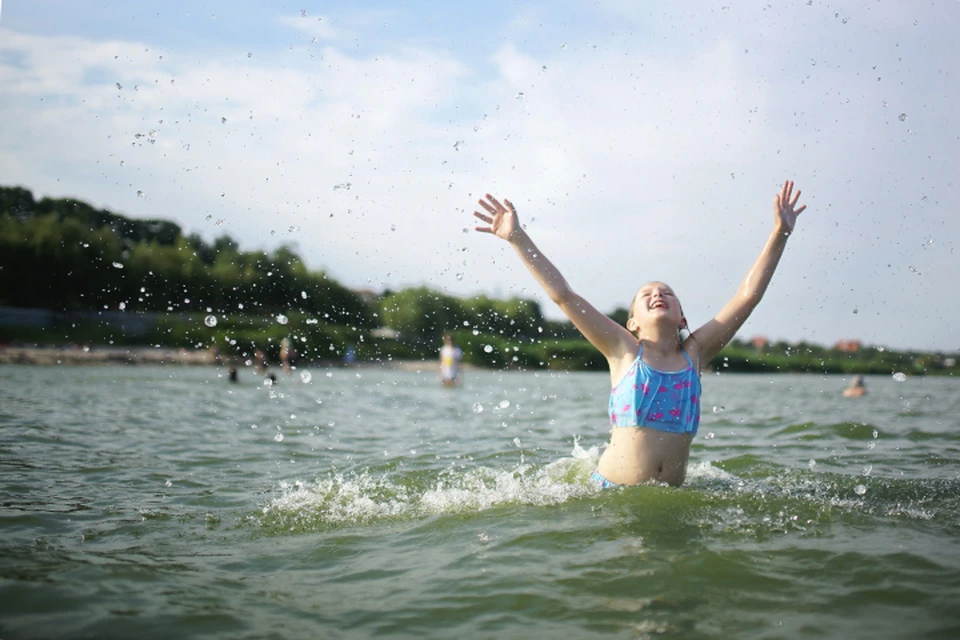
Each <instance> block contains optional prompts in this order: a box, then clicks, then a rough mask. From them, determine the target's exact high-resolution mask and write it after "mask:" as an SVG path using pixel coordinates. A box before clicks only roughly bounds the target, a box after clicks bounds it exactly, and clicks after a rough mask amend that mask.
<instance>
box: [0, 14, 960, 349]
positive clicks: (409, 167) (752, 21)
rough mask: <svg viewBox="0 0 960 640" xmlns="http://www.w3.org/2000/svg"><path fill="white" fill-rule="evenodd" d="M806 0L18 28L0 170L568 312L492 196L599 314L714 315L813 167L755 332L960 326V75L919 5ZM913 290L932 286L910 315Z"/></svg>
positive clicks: (103, 201)
mask: <svg viewBox="0 0 960 640" xmlns="http://www.w3.org/2000/svg"><path fill="white" fill-rule="evenodd" d="M611 6H613V5H611V4H610V3H605V4H604V7H605V8H606V9H610V8H611ZM630 6H633V4H632V3H631V4H630ZM805 9H807V7H800V8H796V9H792V10H791V11H792V12H793V13H791V12H790V11H785V12H780V13H777V12H766V11H764V10H763V9H762V8H757V7H753V6H752V5H751V7H747V9H741V10H740V13H737V14H731V15H728V12H723V11H721V12H718V11H719V10H718V11H713V12H705V13H703V14H694V13H689V12H688V13H686V14H685V13H683V11H678V12H677V13H669V14H668V15H664V14H665V13H666V12H670V11H672V10H671V9H670V8H669V7H666V6H664V7H660V8H659V9H656V11H654V13H653V14H651V13H650V10H649V8H648V9H647V10H646V11H642V12H640V13H637V14H635V13H632V12H633V11H634V10H633V9H630V8H629V7H628V6H627V5H621V7H620V10H621V12H622V13H621V14H619V15H620V16H621V17H624V16H625V17H624V18H623V21H621V22H620V23H618V24H617V25H616V28H615V29H613V28H609V29H608V31H609V32H610V33H611V34H612V35H609V36H607V37H606V38H603V39H600V38H598V39H596V41H595V44H596V48H594V45H593V44H590V45H586V44H584V43H583V42H581V41H574V40H573V39H571V40H570V42H571V44H570V46H569V47H568V48H566V49H564V48H561V47H559V46H556V44H555V43H549V44H550V46H540V45H542V44H543V43H538V42H535V41H528V40H527V39H526V38H528V37H529V38H532V37H534V36H530V35H529V34H530V33H532V32H534V31H535V29H534V27H532V26H531V25H530V24H526V26H524V27H523V29H521V28H520V27H521V26H523V25H519V26H518V25H513V27H512V28H513V29H514V30H517V31H518V32H519V31H522V32H523V33H524V34H527V35H525V36H524V38H525V39H523V40H519V39H518V40H511V39H510V38H498V39H495V40H494V41H493V42H492V44H491V45H490V46H492V48H491V49H488V50H486V51H487V55H488V56H489V58H488V60H487V62H489V63H491V64H490V66H486V65H485V64H478V63H476V62H468V61H467V59H465V58H462V57H461V58H457V57H454V56H453V55H452V54H451V52H450V51H449V50H446V49H438V48H428V47H427V46H425V45H423V44H420V45H419V46H417V47H414V46H411V45H410V44H409V43H408V44H406V45H393V44H390V46H384V47H382V48H381V50H380V51H378V52H377V53H376V54H358V53H357V52H356V50H355V48H354V47H351V44H350V43H351V41H352V39H355V38H357V37H361V36H362V35H363V33H364V32H363V31H362V24H363V21H362V20H359V21H354V22H350V20H347V19H344V20H341V21H340V22H338V25H336V26H331V25H330V24H324V23H327V20H326V19H324V20H321V21H318V20H316V19H315V18H316V17H318V16H308V17H306V18H290V19H283V22H284V24H286V25H288V26H290V27H293V28H294V29H298V30H308V31H310V33H309V34H307V35H311V34H312V37H317V38H318V39H320V40H322V42H321V43H317V44H312V43H311V44H306V43H301V44H300V45H298V46H296V47H292V48H291V47H286V48H283V49H280V48H278V49H273V50H269V49H262V48H253V47H252V46H250V45H244V47H242V48H239V47H238V48H237V49H236V50H235V51H232V52H225V53H220V54H213V55H212V54H209V53H205V54H199V53H195V52H192V51H190V50H189V49H171V48H169V47H164V48H163V49H162V50H161V49H160V48H157V47H156V46H152V47H151V46H147V45H145V44H143V43H140V42H124V41H107V42H97V41H91V40H89V39H86V38H82V37H75V38H71V37H62V36H61V37H42V36H34V35H26V34H22V33H18V32H15V31H11V30H9V29H4V30H0V83H2V86H3V87H4V91H3V92H2V96H0V118H2V120H3V121H4V122H18V123H22V125H21V126H17V127H4V128H2V129H0V173H2V174H3V175H4V176H5V178H4V182H5V183H8V184H9V183H20V184H23V185H25V186H27V187H29V188H32V189H34V190H35V191H37V192H38V193H41V194H50V195H54V196H61V195H75V196H77V197H81V198H84V199H87V200H90V201H92V202H94V203H96V204H100V205H103V206H108V207H110V208H114V209H116V210H119V211H123V212H126V213H129V214H132V215H138V216H156V217H172V218H174V219H176V220H177V221H179V222H180V223H181V224H182V225H183V226H184V227H185V229H186V230H187V231H201V232H203V233H205V234H206V235H208V236H210V235H214V234H216V233H218V232H221V231H226V232H229V233H230V234H232V235H234V236H235V237H237V238H238V239H239V240H240V241H241V246H244V247H247V248H252V246H274V245H276V244H278V243H279V242H282V241H288V242H289V241H292V242H295V243H296V244H297V246H298V247H299V249H300V251H301V253H302V254H303V255H304V256H305V257H306V258H307V260H308V263H309V264H310V265H311V266H312V267H313V268H328V269H329V270H331V271H332V272H333V274H334V275H335V276H336V277H338V278H340V279H342V280H344V281H345V282H346V283H347V284H350V285H355V286H361V285H366V284H367V283H368V282H369V283H370V284H371V285H373V286H390V287H393V288H397V287H400V286H405V285H411V284H420V283H424V284H428V285H431V286H435V287H439V288H444V289H447V290H449V291H451V292H454V293H461V294H467V293H473V292H477V291H480V290H484V291H487V292H494V293H497V294H501V295H507V294H509V293H512V292H515V293H523V294H524V295H532V294H535V293H536V294H537V296H538V298H539V299H541V300H542V301H543V302H544V308H545V310H547V311H548V312H549V313H550V314H551V315H555V314H556V311H555V310H553V308H552V305H551V304H550V303H549V302H548V301H545V300H544V299H543V297H542V296H540V295H539V292H537V291H536V289H535V284H534V283H533V280H532V279H531V278H530V276H529V275H528V274H526V273H525V272H524V271H523V269H522V267H521V266H520V264H519V262H518V261H517V259H516V258H515V256H513V255H512V252H511V251H510V250H509V248H508V247H506V246H502V245H498V244H497V243H496V242H495V241H494V240H492V239H490V238H488V237H485V236H477V235H468V234H464V233H463V232H462V230H463V229H464V228H472V227H473V224H474V222H473V219H472V217H471V215H470V212H471V211H472V210H473V208H474V207H475V202H476V200H477V198H479V197H480V196H481V195H482V194H483V192H484V191H487V190H489V191H491V192H493V193H495V194H497V195H505V196H508V197H511V199H513V200H514V202H515V203H516V204H517V206H518V208H519V210H520V213H521V216H522V219H523V220H524V221H525V222H526V223H527V224H528V226H529V228H530V229H531V232H532V233H534V237H535V239H536V240H537V242H538V243H539V244H540V245H541V248H543V249H544V251H545V252H546V253H548V255H550V256H551V258H552V259H554V261H555V262H556V263H557V264H558V265H559V266H560V267H561V269H562V270H563V271H564V272H565V273H567V274H568V277H569V278H570V280H571V282H572V283H573V284H574V285H575V286H576V287H578V289H580V290H581V292H582V293H584V294H585V295H586V296H587V297H588V298H589V299H591V300H592V301H593V302H594V303H595V304H596V305H597V306H598V307H600V308H601V309H604V310H612V309H613V308H614V307H615V306H618V305H620V306H623V305H625V304H626V303H627V302H629V299H630V297H631V296H632V294H633V292H634V290H635V289H636V288H637V287H638V286H639V285H640V284H642V283H643V282H645V281H647V280H650V279H654V278H656V279H663V280H667V281H668V282H670V283H671V284H673V285H674V286H675V287H676V288H677V289H678V291H679V292H680V294H681V296H682V297H683V299H684V304H685V308H686V310H687V312H688V314H689V315H690V316H691V318H692V319H694V320H697V319H703V320H705V319H706V318H707V317H709V315H710V313H711V312H712V311H715V310H716V309H717V308H718V307H719V306H720V305H722V304H723V302H725V300H726V298H727V297H728V296H729V295H731V294H732V293H733V291H734V289H735V287H736V285H737V284H738V283H739V279H740V278H741V277H742V275H743V273H745V272H746V269H747V267H748V266H749V264H750V262H751V261H752V259H753V257H754V256H755V255H756V253H757V252H758V251H759V248H760V246H761V244H762V242H763V240H764V238H765V236H766V233H767V231H768V230H769V226H770V222H771V219H772V216H771V213H770V202H771V200H772V196H773V193H774V191H775V189H776V187H777V184H778V181H780V180H782V179H783V178H785V177H795V178H796V179H797V181H798V184H799V186H800V187H801V188H802V189H803V190H804V192H805V195H804V200H805V201H807V202H808V203H809V204H810V205H811V207H810V210H809V212H808V213H805V214H804V216H803V217H802V218H801V221H800V226H799V228H798V231H797V234H796V235H795V238H794V239H793V240H792V241H791V246H790V247H789V248H788V251H787V255H786V256H785V258H784V263H783V266H782V267H781V273H778V274H777V277H776V278H775V280H774V285H773V286H772V288H771V291H770V293H769V294H768V301H767V302H765V304H764V305H762V306H761V308H760V310H758V312H757V314H756V315H755V317H754V318H753V319H752V320H751V323H750V324H749V325H748V326H747V328H746V329H745V330H746V331H747V332H751V331H756V332H758V333H766V334H768V335H770V336H771V337H773V338H776V337H787V338H790V339H799V338H811V339H814V340H818V341H822V342H830V341H832V340H834V339H838V338H842V337H848V336H849V337H852V336H856V337H861V338H863V339H866V340H872V341H878V342H886V343H890V344H894V345H896V344H901V345H921V346H927V347H932V346H933V345H935V344H940V343H942V342H944V341H945V340H948V339H950V338H949V332H948V331H947V330H946V329H945V328H944V324H945V323H946V322H947V320H946V319H947V318H950V317H952V316H953V315H955V314H956V313H957V312H960V308H958V307H957V305H958V303H956V302H954V301H953V300H952V298H949V297H947V296H942V295H940V296H936V295H935V294H936V293H937V292H938V291H941V290H943V288H944V287H945V286H948V285H947V284H946V283H947V282H948V279H947V276H948V275H949V274H950V273H952V274H954V275H956V268H955V267H954V266H953V265H954V264H955V258H954V256H953V252H954V250H955V238H956V237H957V236H956V234H957V231H958V223H957V222H956V221H955V219H954V217H953V216H950V215H947V214H946V213H945V212H946V211H950V210H956V207H957V205H958V204H960V202H958V200H957V196H956V195H955V194H954V189H953V187H952V185H950V184H949V183H950V181H951V180H953V179H954V178H953V177H952V174H951V173H950V171H951V170H950V167H955V166H958V162H957V161H958V152H957V151H956V145H955V144H954V145H942V144H938V142H937V141H938V140H940V139H946V140H954V141H956V140H957V139H958V129H957V125H956V124H955V123H954V122H952V116H951V115H950V114H952V113H953V106H955V104H956V103H957V98H958V97H960V96H958V89H956V88H954V86H955V83H954V84H953V85H946V84H943V83H939V84H935V82H934V81H935V80H936V79H937V78H938V74H941V73H942V70H940V69H938V68H936V67H935V66H934V67H931V66H930V64H928V61H927V60H925V59H923V58H922V57H921V56H922V55H923V52H924V48H923V47H921V46H919V45H918V44H917V41H916V39H915V36H914V35H913V34H912V32H911V33H908V34H907V35H906V36H904V35H903V34H902V33H900V32H899V31H898V30H902V29H904V28H906V27H901V26H900V22H901V21H902V16H900V15H899V14H897V13H896V12H887V13H884V12H881V11H879V10H873V11H872V12H871V13H870V17H871V19H872V20H876V21H878V22H877V23H870V24H869V26H867V25H865V24H864V21H862V20H860V19H859V18H861V17H862V16H859V15H852V16H851V17H850V19H849V20H848V22H847V23H843V22H842V21H841V20H839V19H838V18H836V17H834V16H832V15H825V14H824V12H823V11H822V10H821V9H818V11H819V14H818V13H816V12H807V14H803V13H800V12H802V11H804V10H805ZM794 14H796V15H801V16H802V17H803V20H805V21H806V22H804V24H803V26H804V28H805V30H804V31H803V32H801V33H797V32H795V30H792V29H791V25H790V22H789V18H790V17H791V16H793V15H794ZM808 14H809V15H808ZM524 15H526V16H528V17H535V18H536V20H537V21H539V20H541V19H549V14H548V15H547V17H546V18H544V14H543V13H542V12H540V11H539V10H538V9H537V8H536V7H532V8H527V9H526V13H525V14H524ZM924 15H926V14H924ZM810 16H813V17H810ZM817 16H819V17H817ZM368 18H369V16H368ZM592 18H593V19H595V20H596V21H597V24H599V25H601V29H602V26H603V25H604V24H605V23H604V20H605V19H606V18H605V17H604V14H603V13H602V12H601V13H600V14H598V15H595V16H592ZM816 20H820V21H821V23H816ZM368 22H369V23H370V24H374V23H375V22H377V20H373V22H370V21H369V20H368ZM314 23H316V24H314ZM344 23H349V24H350V25H351V26H350V27H349V28H350V29H352V30H353V31H351V32H350V33H349V34H347V32H346V31H345V30H344V29H345V27H342V25H343V24H344ZM808 23H810V24H808ZM318 25H319V26H318ZM357 25H360V26H357ZM611 26H612V25H611ZM817 26H819V27H820V29H819V31H817V30H815V29H813V27H817ZM593 27H594V31H597V29H596V25H593ZM641 27H642V29H641ZM908 27H909V29H913V28H914V27H913V26H912V25H908ZM634 30H635V31H636V32H640V31H641V30H642V31H643V32H644V33H645V34H647V36H646V37H644V38H643V39H642V40H639V39H638V41H636V42H635V41H634V40H633V39H632V37H631V36H629V35H625V34H632V33H634ZM677 31H681V32H682V33H681V34H680V35H679V36H677V37H678V38H679V41H680V42H682V43H683V45H682V46H680V45H678V44H677V41H671V40H670V38H671V37H673V36H675V35H676V32H677ZM598 32H599V31H598ZM305 33H306V32H305ZM938 33H939V32H934V34H933V36H931V35H930V33H929V32H928V33H927V40H931V41H932V42H930V43H927V44H925V45H924V46H929V48H931V49H933V50H939V49H938V47H939V46H940V40H939V39H938V37H936V36H937V34H938ZM357 34H359V35H357ZM649 34H653V35H654V36H656V37H650V36H649ZM697 34H700V35H699V36H698V35H697ZM891 34H892V35H891ZM901 36H902V37H901ZM465 37H466V36H465ZM414 40H415V39H411V42H412V41H414ZM521 43H526V44H521ZM248 49H250V50H251V51H250V53H251V55H250V56H249V57H248V56H247V52H248ZM476 53H477V51H472V54H473V55H475V54H476ZM161 56H162V57H161ZM814 62H815V64H814ZM933 64H936V63H933ZM873 65H879V66H880V67H881V68H882V71H881V72H876V73H882V77H883V79H882V80H881V81H877V79H876V75H875V70H874V69H872V66H873ZM118 82H119V83H120V84H121V86H122V89H118V88H117V87H116V83H118ZM521 94H522V95H521ZM903 112H907V113H908V114H909V115H908V117H907V118H906V120H905V121H901V120H900V118H899V114H900V113H903ZM223 118H225V119H226V120H225V121H223ZM151 132H152V134H151ZM138 134H140V135H141V137H137V135H138ZM150 140H153V142H150ZM346 185H349V188H348V187H347V186H346ZM137 191H142V192H143V193H144V194H145V197H143V198H138V197H137V195H136V194H137ZM924 198H926V199H924ZM208 217H209V219H208ZM218 220H222V221H223V224H222V226H217V225H216V222H217V221H218ZM931 238H932V239H934V242H933V244H930V243H928V242H927V240H929V239H931ZM887 264H890V265H891V266H890V267H887V266H886V265H887ZM911 267H913V270H911ZM848 289H849V290H848ZM891 289H892V290H907V291H918V292H920V294H919V295H922V296H924V297H925V299H929V300H930V302H929V304H928V305H926V306H924V307H922V308H921V310H920V311H915V312H914V313H913V314H912V315H910V314H904V312H903V311H902V310H900V309H897V310H893V309H891V308H890V307H889V306H887V305H884V304H883V303H882V302H881V301H882V300H884V299H885V298H886V297H887V296H888V295H889V292H890V291H891ZM852 308H857V310H858V313H856V314H854V313H853V312H852ZM895 314H896V315H895Z"/></svg>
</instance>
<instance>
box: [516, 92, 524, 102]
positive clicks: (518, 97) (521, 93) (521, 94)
mask: <svg viewBox="0 0 960 640" xmlns="http://www.w3.org/2000/svg"><path fill="white" fill-rule="evenodd" d="M517 100H523V91H518V92H517Z"/></svg>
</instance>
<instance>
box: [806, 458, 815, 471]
mask: <svg viewBox="0 0 960 640" xmlns="http://www.w3.org/2000/svg"><path fill="white" fill-rule="evenodd" d="M807 466H808V467H810V470H811V471H813V468H814V467H815V466H817V461H816V460H814V459H813V458H810V462H808V463H807Z"/></svg>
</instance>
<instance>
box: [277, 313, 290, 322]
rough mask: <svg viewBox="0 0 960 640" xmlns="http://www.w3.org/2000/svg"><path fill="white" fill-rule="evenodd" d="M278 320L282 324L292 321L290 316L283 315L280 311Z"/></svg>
mask: <svg viewBox="0 0 960 640" xmlns="http://www.w3.org/2000/svg"><path fill="white" fill-rule="evenodd" d="M277 322H279V323H280V324H287V323H288V322H290V318H288V317H287V316H285V315H283V314H282V313H278V314H277Z"/></svg>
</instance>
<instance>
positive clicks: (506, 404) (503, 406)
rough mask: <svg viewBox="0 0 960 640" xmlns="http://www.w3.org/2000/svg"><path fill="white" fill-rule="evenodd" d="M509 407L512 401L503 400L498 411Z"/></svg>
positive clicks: (498, 406)
mask: <svg viewBox="0 0 960 640" xmlns="http://www.w3.org/2000/svg"><path fill="white" fill-rule="evenodd" d="M509 406H510V401H509V400H501V401H500V404H498V405H497V408H498V409H506V408H507V407H509Z"/></svg>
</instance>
